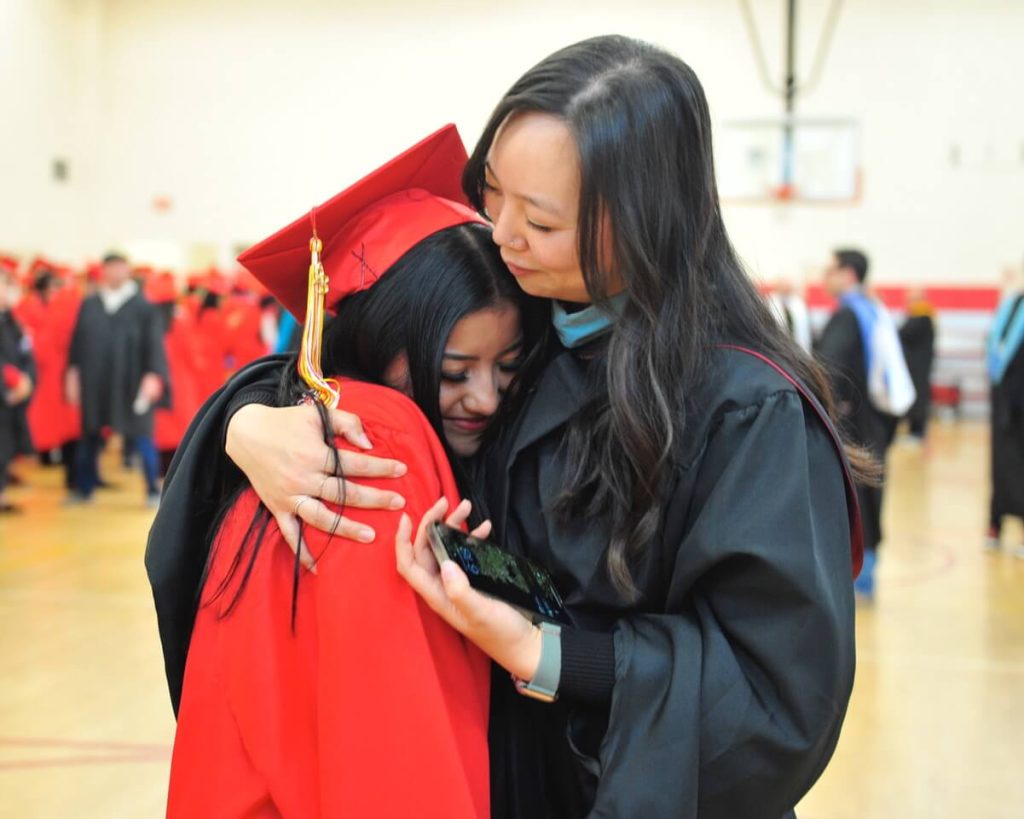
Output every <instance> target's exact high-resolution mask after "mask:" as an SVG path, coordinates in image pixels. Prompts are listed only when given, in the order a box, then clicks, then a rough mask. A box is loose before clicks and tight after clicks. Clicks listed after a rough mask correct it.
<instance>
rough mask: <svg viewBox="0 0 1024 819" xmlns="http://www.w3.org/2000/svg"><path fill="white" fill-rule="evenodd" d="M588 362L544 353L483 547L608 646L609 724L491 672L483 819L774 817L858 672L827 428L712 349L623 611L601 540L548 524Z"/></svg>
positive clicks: (808, 780)
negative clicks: (552, 593) (540, 581)
mask: <svg viewBox="0 0 1024 819" xmlns="http://www.w3.org/2000/svg"><path fill="white" fill-rule="evenodd" d="M585 369H586V365H585V364H584V363H582V362H581V361H580V360H578V359H577V358H575V357H574V356H573V355H572V354H570V353H564V354H562V355H561V356H559V357H557V358H556V359H555V360H554V361H553V362H552V364H551V365H549V367H548V369H547V371H546V372H545V373H544V375H543V376H542V378H541V380H540V382H539V383H538V385H537V387H536V389H535V390H534V391H533V392H532V395H531V397H530V400H529V403H528V405H527V408H526V409H525V411H524V413H523V414H522V415H521V416H520V419H521V420H520V423H519V424H518V426H517V428H516V429H515V431H514V432H513V433H512V434H511V435H510V437H509V442H510V443H509V445H508V448H507V450H506V451H505V452H504V453H503V454H502V456H501V457H499V458H498V464H499V469H498V471H497V474H496V475H494V476H492V478H493V479H492V482H491V484H490V487H489V488H490V489H492V490H493V491H492V492H491V495H492V497H491V507H492V510H491V511H492V513H493V517H494V519H495V524H496V529H495V537H496V538H497V539H498V540H499V542H502V543H503V544H504V545H505V546H506V547H508V548H511V549H514V550H516V551H520V552H522V553H524V554H526V555H527V556H529V557H530V558H532V559H534V560H536V561H538V562H539V563H541V564H542V565H544V566H546V567H547V568H548V569H550V570H551V571H552V573H553V575H554V578H555V581H556V583H557V585H558V587H559V588H560V590H561V591H562V594H563V595H564V597H565V601H566V604H567V608H568V609H569V611H570V613H571V614H572V616H573V618H574V621H575V623H576V625H577V626H578V627H581V628H584V629H588V630H596V631H604V632H610V633H612V634H613V635H614V641H615V652H616V666H617V667H616V681H615V687H614V694H613V697H612V701H611V705H610V708H608V709H601V708H592V707H585V706H580V705H578V704H574V703H572V702H567V701H564V700H562V701H559V702H557V703H555V704H554V705H544V704H540V703H536V702H534V701H532V700H529V699H526V698H524V697H521V696H519V695H518V694H517V693H515V691H514V688H513V686H512V684H511V682H510V681H509V679H508V676H507V674H504V673H502V672H501V671H500V670H497V671H496V673H495V675H494V680H493V688H492V708H491V720H492V722H491V734H490V743H491V762H492V805H493V811H494V813H493V816H494V817H495V819H512V817H516V819H519V818H520V817H521V818H522V819H526V817H529V819H541V818H542V817H552V818H554V817H558V819H568V817H578V816H592V817H609V819H610V818H611V817H616V818H618V817H645V819H661V817H666V818H667V817H698V816H699V817H701V819H744V817H757V818H758V819H779V817H783V816H789V815H791V813H790V812H791V810H792V808H793V807H794V805H795V804H796V803H797V802H798V801H799V799H800V798H801V797H802V796H803V795H804V793H806V791H807V790H808V789H809V788H810V786H811V784H812V783H813V782H814V781H815V780H816V779H817V777H818V776H819V775H820V774H821V772H822V770H823V769H824V767H825V765H826V763H827V762H828V760H829V758H830V757H831V754H832V752H833V749H834V748H835V744H836V741H837V739H838V736H839V729H840V726H841V725H842V721H843V716H844V714H845V712H846V706H847V702H848V699H849V696H850V692H851V688H852V683H853V673H854V630H853V616H854V608H853V597H852V583H851V579H852V569H851V530H850V525H849V519H848V506H847V495H846V493H845V483H844V478H843V472H842V467H841V461H840V458H839V455H838V453H837V450H836V446H835V443H834V442H833V440H832V438H831V437H830V433H829V431H828V430H827V429H826V428H825V426H824V425H823V424H822V423H821V421H820V420H819V419H818V417H817V416H816V414H815V413H814V411H813V410H811V409H810V408H809V407H807V406H805V404H804V402H803V400H802V399H801V397H800V395H799V394H798V393H797V392H796V390H795V389H794V388H793V387H792V386H791V385H790V384H789V383H788V382H787V381H785V380H784V379H783V378H782V377H781V376H780V375H778V374H777V373H775V372H774V371H773V370H772V369H771V368H770V367H769V366H767V365H766V364H764V363H761V362H759V361H757V360H756V359H754V358H751V357H750V356H748V355H746V354H744V353H741V352H734V351H721V352H720V353H719V354H718V356H717V361H716V363H715V373H716V375H714V376H713V377H711V379H710V383H709V386H708V387H707V389H706V390H705V394H704V395H703V397H702V399H701V400H700V401H699V402H698V405H699V406H700V407H702V408H703V409H702V411H701V412H699V413H694V415H693V417H694V422H693V424H694V426H693V429H692V430H691V433H690V436H689V442H688V443H687V444H686V445H685V447H684V449H683V451H682V452H681V453H680V457H679V460H678V467H677V469H676V470H675V474H674V479H673V485H672V486H671V487H667V493H668V494H667V496H668V502H667V504H666V506H665V514H664V518H663V521H662V527H661V533H660V535H659V537H658V538H657V541H656V542H655V543H653V544H651V547H650V548H649V550H648V552H647V554H646V557H645V559H644V561H643V563H642V565H641V566H639V567H637V573H636V576H637V580H638V584H639V587H640V589H641V591H642V593H643V597H642V600H641V603H640V604H639V605H627V604H625V603H624V602H622V600H621V599H620V598H619V596H618V595H617V594H616V593H615V591H614V590H613V588H612V586H611V584H610V581H609V579H608V577H607V574H606V572H605V569H604V565H605V563H604V554H605V551H606V548H607V543H608V536H607V525H606V523H605V522H604V521H602V520H600V519H592V520H581V521H578V522H575V523H574V524H573V525H571V526H568V527H565V526H560V525H558V524H557V523H556V522H555V518H554V516H553V515H551V514H546V513H545V510H546V509H547V508H548V506H549V504H550V502H551V501H552V499H554V498H555V497H557V495H558V494H559V491H560V488H561V476H562V469H563V456H562V451H561V449H560V443H561V441H562V438H563V435H564V431H565V426H566V423H567V422H568V420H569V418H570V417H571V415H572V414H573V413H574V412H575V410H576V409H577V408H578V407H579V406H580V404H581V402H582V401H583V400H584V397H585V396H586V394H587V389H586V384H587V375H586V372H585Z"/></svg>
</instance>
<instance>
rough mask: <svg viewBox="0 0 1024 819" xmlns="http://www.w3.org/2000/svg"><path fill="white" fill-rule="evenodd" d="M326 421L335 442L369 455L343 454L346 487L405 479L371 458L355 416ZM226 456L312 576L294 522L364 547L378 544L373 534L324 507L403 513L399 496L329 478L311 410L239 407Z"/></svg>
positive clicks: (394, 465)
mask: <svg viewBox="0 0 1024 819" xmlns="http://www.w3.org/2000/svg"><path fill="white" fill-rule="evenodd" d="M328 415H329V417H330V419H331V424H332V428H333V429H332V432H333V434H334V435H340V436H342V437H343V438H344V439H345V440H346V441H348V442H349V443H350V444H352V445H353V446H356V447H358V448H360V449H362V450H364V451H365V452H366V454H365V455H364V454H361V453H356V452H347V451H344V450H343V451H342V452H341V453H340V454H341V471H342V474H344V475H345V478H346V479H350V478H388V477H394V478H398V477H401V476H402V475H404V474H405V472H406V467H405V464H402V463H400V462H398V461H394V460H390V459H386V458H375V457H373V455H372V449H373V445H372V444H371V442H370V441H369V439H368V438H367V437H366V433H365V432H363V425H362V423H361V422H360V420H359V418H358V417H357V416H355V415H353V414H352V413H349V412H343V411H341V410H329V411H328ZM225 450H226V451H227V454H228V457H230V458H231V460H232V461H234V462H235V464H237V465H238V468H239V469H241V470H242V472H243V473H244V474H245V476H246V478H248V479H249V483H250V484H252V488H253V489H254V490H255V492H256V494H257V495H259V497H260V500H262V501H263V503H264V504H265V505H266V507H267V508H268V509H269V510H270V512H271V514H273V515H274V518H275V519H276V520H277V524H278V526H280V528H281V533H282V534H283V535H284V538H285V540H287V541H288V544H289V545H290V546H291V547H292V550H293V551H299V552H300V554H301V557H302V563H303V565H304V566H306V568H307V569H313V564H314V561H313V557H312V555H311V554H310V553H309V551H308V549H306V548H305V544H300V543H299V518H301V519H302V520H303V521H304V522H305V523H307V524H309V525H310V526H314V527H316V528H317V529H321V530H323V531H325V532H335V533H336V534H338V535H341V536H342V537H348V538H351V539H353V540H360V541H363V542H365V543H370V542H372V541H373V539H374V537H375V536H376V532H374V531H373V530H372V529H371V528H370V527H368V526H366V525H365V524H362V523H357V522H355V521H352V520H349V519H348V518H345V517H344V516H340V515H338V514H337V513H335V512H333V511H332V510H330V509H329V508H328V507H327V506H325V505H324V503H323V502H322V501H325V500H326V501H330V502H332V503H337V502H338V501H339V499H340V498H341V497H344V499H345V504H346V505H347V506H354V507H358V508H360V509H400V508H402V506H404V505H405V500H404V498H402V496H401V495H399V494H398V493H397V492H387V491H383V490H380V489H375V488H373V487H368V486H361V485H360V484H358V483H352V482H350V481H349V480H344V479H342V478H339V477H337V476H336V475H335V474H334V472H333V465H334V458H333V453H332V452H331V449H330V447H328V446H327V444H326V443H324V434H323V428H322V426H321V423H320V416H319V414H318V412H317V410H316V408H315V407H313V406H310V405H299V406H295V407H264V406H261V405H259V404H249V405H248V406H245V407H242V408H241V409H240V410H238V412H236V413H235V414H234V416H233V417H232V418H231V421H230V422H229V423H228V434H227V444H226V446H225Z"/></svg>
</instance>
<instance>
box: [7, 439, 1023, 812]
mask: <svg viewBox="0 0 1024 819" xmlns="http://www.w3.org/2000/svg"><path fill="white" fill-rule="evenodd" d="M117 455H118V453H117V452H116V450H112V451H111V452H110V453H108V455H107V456H106V459H105V461H104V466H105V473H104V474H105V475H106V476H107V478H108V480H111V481H113V482H115V483H117V484H119V486H120V488H117V489H111V490H107V491H104V492H102V493H100V494H99V496H98V499H97V501H96V503H95V504H94V505H92V506H88V507H71V508H65V507H63V506H62V505H61V502H62V500H63V490H62V488H61V474H60V470H58V469H46V470H44V469H41V468H39V467H36V466H34V465H29V464H27V463H22V464H21V465H20V466H19V469H18V471H19V473H20V475H21V476H22V477H23V478H24V482H25V486H23V487H21V488H16V489H14V490H12V491H11V493H10V494H11V500H12V501H14V502H15V503H17V504H19V505H22V506H24V508H25V511H24V513H23V514H21V515H18V516H7V517H4V518H0V622H2V623H3V626H2V629H0V656H2V657H3V665H2V670H0V793H2V794H3V796H2V797H0V816H2V817H19V819H22V818H23V817H31V818H32V819H37V818H38V819H64V817H78V819H91V817H102V819H110V817H119V819H120V818H121V817H125V818H127V817H158V816H161V815H162V813H163V807H164V800H165V796H166V787H167V776H168V765H169V758H170V747H171V743H172V740H173V734H174V722H173V719H172V716H171V710H170V705H169V701H168V698H167V693H166V688H165V685H164V678H163V669H162V665H161V658H160V647H159V641H158V639H157V631H156V621H155V616H154V613H153V607H152V600H151V597H150V593H149V587H148V585H147V582H146V577H145V572H144V569H143V565H142V556H143V550H144V548H145V541H146V533H147V530H148V527H149V524H150V522H151V520H152V515H153V512H152V510H149V509H146V508H145V507H144V504H143V490H142V485H141V478H140V477H139V476H138V474H137V473H129V472H123V471H122V469H121V467H120V466H119V458H118V457H117ZM987 462H988V436H987V429H986V427H985V426H984V425H982V424H979V423H969V422H963V423H960V424H955V425H954V424H946V423H936V424H935V425H934V427H933V430H932V438H931V442H930V444H929V447H928V449H927V450H922V449H919V448H913V447H909V446H906V445H902V444H897V446H895V447H894V449H893V450H892V453H891V456H890V479H889V490H888V496H887V507H886V521H887V531H886V536H887V540H886V542H885V543H884V544H883V548H884V551H883V552H882V558H881V562H880V569H879V575H878V584H879V588H878V594H877V598H876V600H875V601H874V603H872V604H862V605H861V606H860V607H859V610H858V615H859V617H858V626H857V642H858V650H859V662H858V673H857V683H856V688H855V691H854V695H853V701H852V703H851V706H850V711H849V714H848V716H847V720H846V725H845V728H844V731H843V735H842V738H841V740H840V743H839V748H838V750H837V752H836V755H835V757H834V759H833V761H832V764H831V765H830V767H829V769H828V770H827V771H826V773H825V775H824V776H823V777H822V779H821V781H820V782H819V783H818V784H817V785H816V786H815V788H814V789H813V791H812V792H811V793H810V794H809V795H808V796H807V798H806V799H805V800H804V802H803V803H802V804H801V806H800V807H799V808H798V814H799V816H800V817H801V819H854V817H856V818H857V819H896V818H897V817H898V819H912V817H920V818H921V819H937V817H971V818H972V819H1004V818H1005V819H1011V817H1015V818H1016V817H1020V816H1024V770H1022V760H1024V757H1022V755H1021V751H1022V749H1024V593H1022V590H1024V560H1019V559H1016V558H1014V557H1013V556H1012V554H1011V553H1010V552H1011V551H1012V547H1013V546H1015V545H1017V544H1019V543H1021V542H1022V541H1024V531H1022V530H1021V528H1020V526H1019V525H1016V524H1015V525H1013V526H1008V527H1007V531H1006V532H1005V535H1004V539H1005V541H1006V544H1007V545H1006V547H1005V551H1004V552H1003V553H1001V554H997V553H986V552H984V551H983V550H982V548H981V547H982V538H981V536H982V533H983V526H984V523H985V520H986V507H987V498H988V477H987V476H988V471H987Z"/></svg>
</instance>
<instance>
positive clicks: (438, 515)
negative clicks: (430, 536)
mask: <svg viewBox="0 0 1024 819" xmlns="http://www.w3.org/2000/svg"><path fill="white" fill-rule="evenodd" d="M447 511H448V499H447V498H440V499H439V500H437V501H435V503H434V505H433V506H431V507H430V508H429V509H428V510H427V512H426V514H425V515H424V516H423V518H422V520H420V525H419V527H418V528H417V529H416V547H417V548H425V547H426V546H427V527H428V526H429V525H430V524H431V523H436V522H437V521H439V520H441V519H442V518H443V517H444V513H445V512H447Z"/></svg>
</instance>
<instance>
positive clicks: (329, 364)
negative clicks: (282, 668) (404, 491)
mask: <svg viewBox="0 0 1024 819" xmlns="http://www.w3.org/2000/svg"><path fill="white" fill-rule="evenodd" d="M503 304H510V305H513V306H515V307H516V308H518V310H519V312H520V317H521V322H520V323H521V327H522V334H523V353H524V357H523V359H522V363H521V365H520V367H519V370H518V372H517V374H516V377H515V378H514V379H513V381H512V383H511V385H510V386H509V389H508V391H507V392H506V394H505V396H504V398H503V400H502V402H501V407H500V409H499V411H498V413H499V414H498V416H497V417H496V418H495V419H494V422H492V424H491V426H490V428H489V430H488V433H487V436H488V437H487V438H486V439H485V441H484V443H483V446H484V447H486V446H487V444H488V443H489V440H490V439H491V438H493V436H495V435H496V434H498V431H499V430H500V428H501V426H502V422H503V420H504V419H505V418H507V417H508V416H509V415H510V414H511V413H513V412H514V406H516V405H517V404H518V401H519V399H520V398H521V397H522V392H523V390H522V385H523V384H524V383H527V382H528V381H529V380H530V379H532V378H533V377H534V375H535V374H536V372H537V370H538V369H539V366H540V364H541V356H542V355H543V351H544V348H545V346H546V345H545V344H544V339H545V338H546V335H547V334H548V333H549V332H550V318H551V312H550V309H549V308H547V305H546V303H545V302H544V301H543V300H541V299H534V298H532V297H530V296H527V295H526V294H524V293H523V292H522V290H520V289H519V287H518V285H516V283H515V280H514V279H513V277H512V274H511V273H509V271H508V268H507V267H505V265H504V263H503V262H502V261H501V256H500V254H499V252H498V248H497V246H496V245H495V244H494V242H493V241H492V240H491V230H490V228H488V227H487V226H485V225H481V224H465V225H457V226H455V227H451V228H446V229H444V230H441V231H438V232H437V233H434V234H433V235H431V236H428V237H427V238H426V239H423V240H422V241H421V242H419V243H417V244H416V245H415V246H413V247H412V248H411V249H410V250H409V251H407V252H406V253H405V255H403V256H402V257H401V258H400V259H399V260H398V261H397V262H395V263H394V264H393V265H392V266H391V267H390V268H389V269H388V270H387V272H386V273H385V274H384V275H382V276H381V277H380V279H379V280H378V281H377V282H376V283H374V285H373V286H372V287H370V288H368V289H367V290H363V291H361V292H359V293H355V294H353V295H351V296H349V297H348V298H346V299H344V300H343V301H342V302H341V303H340V304H338V305H337V307H336V310H337V312H336V315H335V316H334V317H333V318H331V319H330V320H329V321H328V323H327V326H326V327H325V329H324V336H323V353H322V358H321V369H322V370H323V372H324V373H325V374H326V375H341V376H349V377H352V378H355V379H357V380H360V381H367V382H371V383H376V384H384V383H385V381H384V373H385V371H386V370H387V369H388V367H389V366H390V365H391V363H392V362H393V361H394V360H395V359H396V358H397V357H398V356H399V355H401V354H405V356H406V359H407V361H408V368H409V377H410V381H411V387H412V399H413V401H415V402H416V404H417V405H418V406H419V408H420V409H421V410H422V411H423V413H424V415H425V416H426V417H427V419H428V420H429V421H430V424H431V426H432V427H433V429H434V431H435V432H436V433H437V435H438V438H440V440H441V443H442V445H443V446H444V449H445V452H446V454H447V456H448V460H449V462H450V463H451V465H452V469H453V472H454V473H455V478H456V482H457V484H458V487H459V491H460V492H461V493H462V495H463V497H468V498H470V499H471V500H472V501H473V509H474V520H481V519H482V518H483V517H485V516H486V515H485V513H484V512H483V510H484V508H485V507H484V504H483V501H482V498H480V497H479V496H478V494H477V493H476V492H475V491H474V488H473V485H472V481H471V480H470V474H471V472H472V471H473V470H474V469H475V467H476V465H477V463H476V460H475V459H474V460H471V461H470V460H466V459H460V458H459V457H458V456H457V455H455V454H454V453H453V452H452V451H451V449H450V448H449V447H448V444H447V441H446V440H445V437H444V429H443V426H442V422H443V421H442V417H441V408H440V405H439V400H438V399H439V394H440V390H441V371H442V362H443V358H444V351H445V346H446V344H447V342H448V337H449V336H450V335H451V333H452V330H453V329H454V328H455V325H456V324H457V323H458V322H459V321H460V320H461V319H462V318H464V317H465V316H467V315H469V314H471V313H476V312H479V311H481V310H486V309H488V308H493V307H497V306H500V305H503ZM296 362H297V359H296V358H293V359H292V360H291V361H290V362H289V365H288V366H287V367H286V369H285V372H284V374H283V377H282V380H281V384H280V388H279V392H278V401H277V403H278V405H279V406H292V405H294V404H296V403H297V402H298V401H300V400H302V398H303V397H304V396H305V395H306V394H307V392H308V388H307V387H306V386H305V384H304V383H303V382H302V381H301V380H300V378H299V376H298V374H297V368H296ZM342 390H344V386H343V387H342ZM314 405H315V406H316V407H317V408H318V409H319V410H320V414H321V421H322V423H323V431H324V442H325V443H326V444H327V445H328V446H329V447H330V448H331V450H332V451H333V453H334V471H335V473H336V474H339V475H340V474H342V473H341V458H340V455H339V453H338V450H337V448H336V447H335V445H334V439H333V436H332V435H331V434H330V433H329V430H330V429H331V425H330V423H329V420H328V418H327V414H326V410H324V408H323V406H322V405H320V404H314ZM244 488H245V487H243V489H244ZM237 496H238V493H237V492H236V493H235V494H234V496H233V497H232V498H231V499H230V500H229V501H228V502H227V503H225V504H224V505H223V506H222V508H221V513H220V514H219V515H218V516H217V520H216V521H215V522H214V525H213V528H212V530H211V535H210V537H211V538H215V537H216V532H217V530H218V529H219V528H220V523H221V522H222V521H223V518H224V516H225V515H226V513H227V511H228V509H229V508H230V506H231V505H232V503H233V502H234V500H235V499H236V498H237ZM341 501H342V505H344V498H342V499H341ZM269 522H270V513H269V511H268V510H267V509H266V507H264V506H262V505H261V506H260V509H259V511H258V512H257V513H256V516H255V517H254V519H253V521H252V522H251V523H250V525H249V528H248V530H247V532H246V535H245V537H244V538H243V540H242V543H241V546H240V547H239V550H238V554H237V555H236V556H235V557H234V559H233V562H232V564H231V566H230V568H229V571H228V573H227V575H226V576H225V578H224V579H223V580H222V581H221V583H220V584H219V586H218V588H217V590H216V591H215V594H214V599H216V598H218V597H220V596H221V595H222V594H224V593H225V592H226V591H227V590H228V588H229V587H230V586H231V585H232V578H233V576H234V575H235V573H236V571H237V570H238V569H239V567H240V566H241V565H242V564H243V563H244V564H245V569H244V574H243V576H242V578H241V580H240V582H239V583H237V584H234V585H235V590H234V593H233V598H232V601H231V603H230V604H229V605H228V607H227V608H226V610H225V615H226V614H229V613H230V611H231V609H233V608H234V606H235V604H236V603H237V602H238V599H239V596H240V595H241V593H242V591H243V590H244V587H245V584H246V582H247V581H248V578H249V574H250V573H251V571H252V569H253V566H254V565H255V560H256V555H257V553H258V550H259V547H260V544H261V542H262V540H263V536H264V534H265V532H266V529H267V526H268V525H269ZM299 534H300V537H301V534H302V533H301V531H300V533H299ZM212 545H213V546H214V548H215V547H216V544H215V543H213V544H212ZM212 553H213V549H211V559H210V561H208V563H207V569H208V568H209V565H210V562H212ZM314 557H316V555H314ZM299 574H300V571H299V562H298V556H297V555H296V563H295V571H294V575H293V584H294V586H295V588H293V597H292V607H293V608H292V615H293V625H294V614H295V599H296V598H295V590H296V589H297V584H298V578H299ZM204 582H205V577H204Z"/></svg>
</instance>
